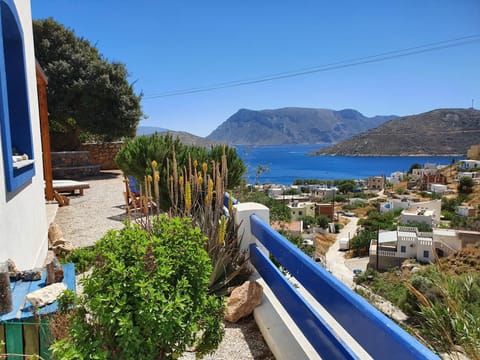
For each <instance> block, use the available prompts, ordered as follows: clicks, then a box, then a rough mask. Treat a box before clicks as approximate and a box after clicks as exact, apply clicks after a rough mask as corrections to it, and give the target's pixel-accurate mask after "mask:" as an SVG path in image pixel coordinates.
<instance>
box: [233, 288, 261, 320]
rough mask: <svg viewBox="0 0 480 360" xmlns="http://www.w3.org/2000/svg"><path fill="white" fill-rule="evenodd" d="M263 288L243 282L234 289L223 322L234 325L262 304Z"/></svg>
mask: <svg viewBox="0 0 480 360" xmlns="http://www.w3.org/2000/svg"><path fill="white" fill-rule="evenodd" d="M262 295H263V288H262V286H261V285H260V284H258V283H257V282H255V281H245V282H244V283H243V285H242V286H239V287H237V288H235V289H234V290H233V291H232V294H231V295H230V297H229V298H228V301H227V309H226V310H225V320H227V321H229V322H232V323H235V322H237V321H238V320H240V319H241V318H243V317H245V316H248V315H250V314H251V313H252V312H253V309H255V307H256V306H258V305H260V303H261V302H262Z"/></svg>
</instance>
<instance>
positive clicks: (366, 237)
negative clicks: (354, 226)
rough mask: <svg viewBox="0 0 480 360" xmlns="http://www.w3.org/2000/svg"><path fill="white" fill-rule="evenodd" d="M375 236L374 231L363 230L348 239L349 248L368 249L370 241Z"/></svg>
mask: <svg viewBox="0 0 480 360" xmlns="http://www.w3.org/2000/svg"><path fill="white" fill-rule="evenodd" d="M376 238H377V233H376V232H375V231H370V230H363V231H361V232H359V233H358V234H356V235H355V236H353V237H352V238H351V239H350V249H351V250H354V251H360V252H362V251H368V248H369V246H370V241H371V240H375V239H376Z"/></svg>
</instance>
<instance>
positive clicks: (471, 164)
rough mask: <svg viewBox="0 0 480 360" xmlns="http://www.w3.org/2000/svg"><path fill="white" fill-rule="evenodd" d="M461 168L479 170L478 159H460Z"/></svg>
mask: <svg viewBox="0 0 480 360" xmlns="http://www.w3.org/2000/svg"><path fill="white" fill-rule="evenodd" d="M460 169H462V170H480V160H462V161H461V162H460Z"/></svg>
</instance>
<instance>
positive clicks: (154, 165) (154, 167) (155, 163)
mask: <svg viewBox="0 0 480 360" xmlns="http://www.w3.org/2000/svg"><path fill="white" fill-rule="evenodd" d="M157 166H158V164H157V162H156V161H155V160H153V161H152V168H153V169H156V168H157Z"/></svg>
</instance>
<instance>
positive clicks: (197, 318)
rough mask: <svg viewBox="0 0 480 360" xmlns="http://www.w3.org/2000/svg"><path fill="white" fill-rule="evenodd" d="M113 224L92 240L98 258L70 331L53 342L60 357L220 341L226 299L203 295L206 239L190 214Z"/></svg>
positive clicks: (209, 346)
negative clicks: (143, 224) (143, 225)
mask: <svg viewBox="0 0 480 360" xmlns="http://www.w3.org/2000/svg"><path fill="white" fill-rule="evenodd" d="M151 225H152V226H151V230H150V231H149V232H147V231H144V230H142V229H140V227H139V226H138V225H135V226H131V227H125V228H124V229H122V230H120V231H110V232H109V233H107V235H105V236H104V237H103V238H102V239H101V240H99V241H98V242H97V243H96V246H95V247H96V250H97V252H98V255H99V256H98V259H97V264H96V266H95V267H94V269H93V272H92V274H91V275H90V276H89V277H87V278H85V280H84V295H83V297H82V298H81V299H80V301H79V305H78V306H77V308H76V310H75V313H74V316H73V319H72V321H73V323H72V326H71V328H70V337H69V338H65V339H63V340H61V341H59V342H57V343H55V344H54V345H53V346H52V348H53V354H54V356H55V357H56V358H61V359H84V358H85V359H175V358H177V357H178V356H179V355H180V354H182V353H183V352H184V351H185V349H186V347H187V346H195V347H196V350H197V352H198V354H199V355H202V354H206V353H208V352H210V351H212V350H214V349H215V348H216V347H217V346H218V344H219V343H220V341H221V338H222V334H223V330H222V326H221V322H222V318H223V305H222V301H221V299H219V298H217V297H216V296H209V295H208V281H209V277H210V274H211V272H212V267H211V264H210V259H209V258H208V255H207V253H206V251H205V249H204V243H205V241H206V239H205V237H204V235H203V234H202V233H201V231H200V230H199V229H194V228H192V227H191V222H190V220H188V219H180V218H171V219H169V218H167V217H166V216H161V217H158V218H154V219H152V222H151Z"/></svg>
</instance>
